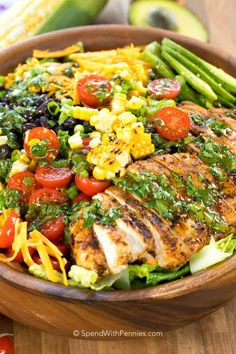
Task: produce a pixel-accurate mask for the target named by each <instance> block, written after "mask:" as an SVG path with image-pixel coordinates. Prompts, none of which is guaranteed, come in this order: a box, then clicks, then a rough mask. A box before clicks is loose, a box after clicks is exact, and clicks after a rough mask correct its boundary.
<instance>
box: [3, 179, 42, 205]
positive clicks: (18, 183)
mask: <svg viewBox="0 0 236 354" xmlns="http://www.w3.org/2000/svg"><path fill="white" fill-rule="evenodd" d="M7 186H8V188H10V189H16V190H17V191H19V192H21V193H22V201H23V202H25V203H27V202H28V200H29V197H30V195H31V194H32V193H34V192H35V191H36V190H37V189H38V188H39V187H40V186H39V184H38V182H37V181H36V178H35V175H34V173H31V172H18V173H16V174H15V175H13V176H12V177H10V179H9V181H8V184H7Z"/></svg>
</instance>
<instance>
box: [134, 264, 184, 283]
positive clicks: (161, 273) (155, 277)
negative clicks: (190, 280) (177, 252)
mask: <svg viewBox="0 0 236 354" xmlns="http://www.w3.org/2000/svg"><path fill="white" fill-rule="evenodd" d="M128 268H129V277H130V284H131V288H145V287H147V286H154V285H157V284H159V283H163V282H168V281H171V280H175V279H178V278H181V277H183V276H185V275H187V274H189V264H186V265H185V266H183V267H180V268H177V269H172V270H164V269H162V268H160V267H159V266H156V267H153V266H150V265H149V264H142V265H129V267H128Z"/></svg>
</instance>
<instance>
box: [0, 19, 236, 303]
mask: <svg viewBox="0 0 236 354" xmlns="http://www.w3.org/2000/svg"><path fill="white" fill-rule="evenodd" d="M98 31H99V32H100V33H106V31H113V33H115V34H116V35H117V34H119V35H121V36H122V34H123V32H124V31H129V33H131V34H132V33H135V32H136V33H143V32H145V33H146V34H147V35H148V34H150V35H154V34H159V35H160V36H163V37H169V38H171V39H173V40H177V41H178V40H181V39H182V40H184V41H185V43H186V45H187V44H189V45H193V46H195V47H196V48H199V49H202V50H203V51H204V50H205V51H206V52H211V53H213V54H215V55H217V56H218V57H219V58H221V60H222V61H224V62H226V63H227V62H228V61H231V65H232V63H233V65H232V66H235V67H236V58H235V57H233V56H232V55H230V54H228V53H226V52H224V51H221V50H219V49H218V48H217V47H215V46H213V45H211V44H208V43H204V42H200V41H198V40H196V39H192V38H189V37H185V36H181V35H178V34H176V33H172V32H169V31H165V30H160V29H154V28H146V27H138V26H137V27H132V26H129V25H98V26H84V27H75V28H71V29H66V30H60V31H56V32H51V33H48V34H44V35H40V36H37V37H34V38H31V39H28V40H27V41H25V42H22V43H19V44H16V45H14V46H12V47H10V48H8V49H5V50H2V51H1V52H0V56H10V57H11V56H14V55H17V52H19V51H20V50H21V49H22V48H24V49H25V50H26V49H33V48H36V46H37V45H40V44H43V43H44V41H45V40H53V39H56V38H60V36H61V35H62V34H63V35H64V36H67V37H69V36H70V35H77V34H78V36H79V34H80V33H85V34H86V33H88V35H91V34H94V35H97V34H98ZM143 44H145V43H143ZM235 268H236V254H235V255H233V256H232V257H231V258H229V259H228V260H226V261H224V262H222V263H220V264H217V265H215V266H213V267H211V268H209V269H206V270H204V271H201V272H199V273H196V274H194V275H189V276H187V277H185V278H183V279H177V280H175V281H172V282H169V283H166V284H160V285H156V286H153V287H150V288H145V289H136V290H116V291H110V292H108V291H97V292H96V291H93V290H88V289H78V288H73V287H65V286H63V285H60V284H55V283H51V282H49V281H45V280H42V279H38V278H36V277H34V276H32V275H30V274H28V273H24V272H20V271H18V270H16V269H14V268H12V266H9V265H7V264H4V263H1V262H0V278H1V279H3V280H5V281H6V282H7V283H9V284H10V285H12V286H14V287H16V288H19V289H21V290H24V291H26V292H32V293H35V294H37V295H44V296H49V297H56V298H58V299H59V300H62V301H63V300H64V301H67V302H80V301H85V300H88V301H109V302H110V301H111V302H113V301H139V300H140V301H143V300H160V301H161V300H167V299H173V298H178V297H180V296H182V295H183V294H186V293H188V294H190V293H192V292H194V291H196V290H198V289H200V288H204V287H206V285H207V284H208V283H210V282H212V281H213V280H217V279H218V278H221V277H222V276H225V275H226V274H228V273H230V272H232V271H233V270H234V269H235Z"/></svg>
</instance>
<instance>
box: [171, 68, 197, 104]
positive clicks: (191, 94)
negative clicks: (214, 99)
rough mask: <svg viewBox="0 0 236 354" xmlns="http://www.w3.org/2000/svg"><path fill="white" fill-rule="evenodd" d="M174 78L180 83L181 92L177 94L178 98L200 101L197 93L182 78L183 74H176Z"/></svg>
mask: <svg viewBox="0 0 236 354" xmlns="http://www.w3.org/2000/svg"><path fill="white" fill-rule="evenodd" d="M175 80H177V81H179V83H180V84H181V92H180V94H179V96H178V100H180V101H192V102H194V103H197V104H199V103H200V98H199V94H198V93H197V92H196V91H194V90H192V89H191V88H190V87H189V86H188V85H187V83H186V80H185V79H184V78H183V76H181V75H176V77H175Z"/></svg>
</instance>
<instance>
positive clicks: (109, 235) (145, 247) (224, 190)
mask: <svg viewBox="0 0 236 354" xmlns="http://www.w3.org/2000/svg"><path fill="white" fill-rule="evenodd" d="M179 107H180V108H181V109H183V110H184V111H185V112H187V113H188V114H197V115H199V116H200V117H201V118H204V119H206V120H207V119H212V118H214V119H216V120H219V121H222V122H224V123H225V124H227V125H228V127H229V129H226V130H225V131H224V132H223V133H222V135H220V136H218V135H216V134H215V133H214V131H213V130H211V129H210V128H209V127H206V126H204V125H203V126H198V125H196V124H195V123H194V122H193V121H192V126H191V130H192V133H193V135H199V134H201V136H203V138H205V139H208V138H210V139H211V140H213V141H215V142H217V143H218V144H222V145H225V146H227V147H228V148H229V150H230V151H231V152H232V153H233V154H235V153H236V139H235V134H236V120H235V119H233V118H232V117H229V116H227V113H228V112H229V111H228V110H225V109H212V110H205V109H204V108H202V107H200V106H197V105H195V104H193V103H189V102H183V103H181V104H180V105H179ZM233 115H235V117H236V112H234V111H231V116H233ZM198 152H199V146H197V145H196V144H194V143H190V144H189V145H188V152H183V153H174V154H165V155H159V156H154V157H152V158H149V159H147V160H143V161H137V162H135V163H133V164H131V165H130V166H129V167H128V168H127V175H128V176H129V175H137V176H139V175H141V174H143V173H144V172H148V173H151V174H153V175H155V176H159V177H161V176H162V177H164V178H165V180H166V181H167V183H168V188H169V189H168V190H169V191H170V193H172V192H173V193H172V194H173V195H174V196H175V198H177V201H178V203H180V204H181V203H185V205H187V204H188V203H190V204H191V203H193V202H196V199H195V195H194V191H201V192H202V193H203V194H204V191H206V194H205V195H207V193H209V198H210V195H211V194H210V193H211V191H212V190H214V191H216V193H218V194H216V197H215V199H213V203H211V204H209V205H210V208H209V210H210V212H209V215H210V213H212V215H217V217H219V218H220V220H221V222H222V223H223V225H226V226H227V228H226V229H227V230H229V231H227V232H231V233H232V230H235V225H236V184H235V177H234V175H233V174H232V175H229V174H227V173H225V172H224V171H223V172H222V173H225V174H226V175H227V178H225V179H222V180H219V179H218V178H216V176H215V175H213V174H212V173H211V170H210V167H209V166H208V165H207V164H205V163H204V162H203V161H202V160H201V159H200V158H199V157H198ZM176 176H178V178H179V180H178V179H176ZM180 181H182V182H183V183H179V182H180ZM186 181H191V183H192V188H193V191H192V194H191V193H190V192H189V190H188V188H187V187H186V186H187V184H186ZM153 183H154V182H153ZM149 188H151V187H149ZM146 198H148V197H144V196H142V195H141V194H139V193H135V192H134V191H130V190H125V189H122V188H121V187H120V186H111V187H109V188H108V189H106V191H105V192H104V193H100V194H97V195H96V196H95V197H94V199H97V200H98V201H99V203H100V205H101V208H102V210H103V211H104V212H106V211H108V210H111V209H112V208H117V209H118V210H119V211H120V215H121V216H119V217H118V218H117V219H116V220H115V222H114V224H113V225H103V224H102V223H101V222H99V221H96V222H95V223H94V224H93V226H92V227H90V228H88V229H84V228H83V221H82V220H78V221H77V222H75V223H74V224H73V225H72V226H71V234H72V249H73V256H74V259H75V262H76V264H77V265H80V266H82V267H84V268H86V269H93V270H95V271H97V273H98V274H99V275H100V276H101V275H105V274H108V273H113V274H115V273H119V272H120V271H121V270H123V269H125V268H126V267H127V265H128V264H130V263H134V262H139V263H140V262H141V263H142V262H145V263H149V264H152V265H157V264H158V265H159V266H160V267H162V268H163V269H174V268H178V267H180V266H182V265H184V264H185V263H186V262H188V260H189V257H190V256H191V255H192V254H193V253H195V252H197V251H198V250H200V249H201V248H202V247H204V246H205V245H207V244H208V243H209V241H210V238H211V237H212V235H213V236H214V237H215V239H220V238H223V237H226V236H227V234H226V233H225V231H223V229H222V230H221V229H220V228H219V230H217V228H216V229H215V230H214V232H213V231H212V229H211V228H210V226H209V225H208V224H207V223H206V221H204V219H201V217H199V218H196V217H195V216H194V215H193V214H191V213H190V214H189V213H187V212H183V210H185V209H181V210H182V212H181V214H180V215H178V214H177V216H176V217H175V218H173V219H168V218H166V217H164V216H163V215H161V214H160V212H158V209H155V208H154V207H152V206H148V204H147V199H146ZM201 202H202V201H201V199H200V200H199V199H197V203H199V204H201ZM206 205H208V204H206ZM207 210H208V209H207ZM209 217H210V216H209ZM226 229H225V230H226Z"/></svg>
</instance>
